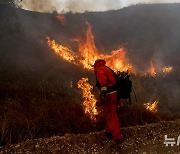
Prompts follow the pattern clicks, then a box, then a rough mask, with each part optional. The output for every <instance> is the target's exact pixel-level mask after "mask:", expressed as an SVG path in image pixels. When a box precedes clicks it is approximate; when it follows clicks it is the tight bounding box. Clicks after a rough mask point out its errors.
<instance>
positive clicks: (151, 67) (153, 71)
mask: <svg viewBox="0 0 180 154" xmlns="http://www.w3.org/2000/svg"><path fill="white" fill-rule="evenodd" d="M150 75H151V76H152V77H155V76H156V71H155V67H154V64H153V62H152V61H150Z"/></svg>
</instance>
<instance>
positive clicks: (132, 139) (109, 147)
mask: <svg viewBox="0 0 180 154" xmlns="http://www.w3.org/2000/svg"><path fill="white" fill-rule="evenodd" d="M122 133H123V134H124V137H125V139H124V142H123V143H121V144H115V142H114V141H112V140H109V139H107V138H106V137H105V136H104V131H101V132H92V133H89V134H66V135H64V136H53V137H51V138H43V139H42V138H39V139H34V140H27V141H25V142H22V143H19V144H15V145H8V146H5V147H1V148H0V153H8V154H9V153H117V154H118V153H120V154H127V153H142V154H149V153H151V154H155V153H157V154H164V153H170V154H173V153H176V154H178V153H180V146H178V145H174V146H172V147H171V146H170V145H169V146H168V147H166V146H165V144H164V135H168V138H175V140H176V142H177V138H178V136H179V135H180V120H176V121H168V122H159V123H155V124H147V125H144V126H135V127H127V128H123V129H122Z"/></svg>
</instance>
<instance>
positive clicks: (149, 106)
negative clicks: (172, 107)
mask: <svg viewBox="0 0 180 154" xmlns="http://www.w3.org/2000/svg"><path fill="white" fill-rule="evenodd" d="M158 103H159V101H158V100H157V101H154V103H146V104H144V106H145V108H146V110H148V111H151V112H154V113H155V112H157V111H158V110H157V105H158Z"/></svg>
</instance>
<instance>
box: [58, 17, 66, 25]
mask: <svg viewBox="0 0 180 154" xmlns="http://www.w3.org/2000/svg"><path fill="white" fill-rule="evenodd" d="M56 19H57V20H58V21H60V23H61V24H62V25H63V26H64V25H65V23H66V18H65V16H64V15H58V16H56Z"/></svg>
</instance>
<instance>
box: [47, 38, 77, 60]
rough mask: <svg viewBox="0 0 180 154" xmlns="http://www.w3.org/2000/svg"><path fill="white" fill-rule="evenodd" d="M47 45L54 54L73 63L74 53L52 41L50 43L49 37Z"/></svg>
mask: <svg viewBox="0 0 180 154" xmlns="http://www.w3.org/2000/svg"><path fill="white" fill-rule="evenodd" d="M47 43H48V45H49V46H50V47H51V49H53V50H54V51H55V53H57V54H58V55H59V56H60V57H62V58H63V59H64V60H66V61H68V62H72V63H75V53H74V52H73V51H72V50H71V49H69V48H67V47H65V46H63V45H61V44H58V43H56V42H55V41H54V40H52V41H51V40H50V38H49V37H47Z"/></svg>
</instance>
